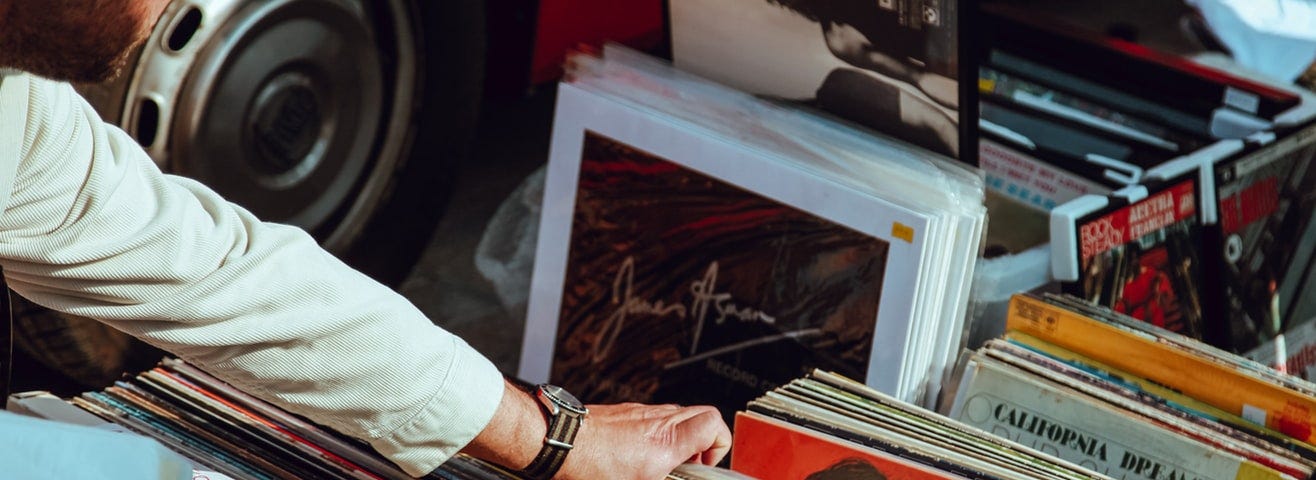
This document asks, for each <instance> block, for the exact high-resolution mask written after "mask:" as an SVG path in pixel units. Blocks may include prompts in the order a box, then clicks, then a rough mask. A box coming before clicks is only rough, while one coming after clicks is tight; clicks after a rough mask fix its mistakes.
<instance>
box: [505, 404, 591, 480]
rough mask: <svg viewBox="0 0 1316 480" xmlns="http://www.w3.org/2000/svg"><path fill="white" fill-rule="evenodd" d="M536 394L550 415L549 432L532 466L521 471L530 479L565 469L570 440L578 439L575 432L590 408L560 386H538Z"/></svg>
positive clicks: (544, 479) (540, 479)
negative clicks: (563, 467) (563, 464)
mask: <svg viewBox="0 0 1316 480" xmlns="http://www.w3.org/2000/svg"><path fill="white" fill-rule="evenodd" d="M533 393H534V395H535V398H536V399H538V400H539V404H540V407H542V408H543V410H544V415H545V416H546V417H547V418H548V434H546V435H544V447H543V448H541V449H540V450H539V455H536V456H535V459H534V460H532V461H531V462H530V466H528V467H525V469H523V470H521V472H520V475H521V476H522V477H524V478H526V479H529V480H548V479H550V478H553V475H554V474H556V473H557V471H558V469H559V468H562V462H564V461H566V459H567V453H569V452H571V448H572V443H571V442H574V441H576V432H579V431H580V426H581V425H583V424H584V423H585V417H586V416H587V415H589V409H587V408H585V405H584V404H581V403H580V400H577V399H576V397H574V396H572V395H571V394H570V393H567V391H566V390H563V389H562V387H559V386H557V385H548V384H543V385H539V386H537V387H535V391H534V392H533Z"/></svg>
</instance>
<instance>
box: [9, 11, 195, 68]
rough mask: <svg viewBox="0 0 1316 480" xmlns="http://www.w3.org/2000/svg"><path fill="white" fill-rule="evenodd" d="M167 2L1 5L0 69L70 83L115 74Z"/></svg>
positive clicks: (148, 30) (146, 33) (144, 36)
mask: <svg viewBox="0 0 1316 480" xmlns="http://www.w3.org/2000/svg"><path fill="white" fill-rule="evenodd" d="M168 3H169V0H0V67H4V68H16V69H19V70H24V71H27V72H31V73H34V74H37V75H41V76H43V77H48V78H53V79H58V80H67V81H72V82H100V81H104V80H107V79H109V78H112V77H114V76H115V75H117V74H119V72H120V70H122V69H123V66H124V64H125V63H126V62H127V58H128V53H129V52H131V51H132V49H133V47H136V46H137V45H138V44H139V43H141V41H142V40H144V39H145V38H146V37H147V36H149V35H150V32H151V28H152V27H154V25H155V21H156V19H158V18H159V17H160V13H161V12H162V11H163V10H164V7H165V5H167V4H168Z"/></svg>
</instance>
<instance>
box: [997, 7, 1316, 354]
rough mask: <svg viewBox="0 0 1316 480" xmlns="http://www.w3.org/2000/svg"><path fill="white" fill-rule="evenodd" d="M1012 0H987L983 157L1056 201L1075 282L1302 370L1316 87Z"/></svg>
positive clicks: (1068, 282)
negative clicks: (1163, 47) (1091, 27)
mask: <svg viewBox="0 0 1316 480" xmlns="http://www.w3.org/2000/svg"><path fill="white" fill-rule="evenodd" d="M1010 3H1011V2H999V1H993V2H984V3H983V4H982V5H981V6H980V18H979V20H980V22H979V23H978V25H979V26H980V28H979V30H980V33H981V47H982V49H983V56H982V64H981V65H980V72H979V75H980V82H979V86H980V89H981V92H980V93H981V109H980V112H981V122H982V127H983V128H982V142H981V146H980V150H981V152H980V153H981V165H982V168H983V169H984V171H986V172H987V174H988V188H991V189H996V190H1000V191H1002V192H1003V193H1006V194H1008V195H1011V196H1013V197H1015V198H1017V199H1018V200H1020V201H1021V202H1023V203H1025V204H1028V205H1032V206H1035V207H1037V208H1039V209H1041V210H1048V211H1049V216H1050V220H1051V224H1050V238H1051V252H1052V265H1051V266H1052V273H1053V275H1054V277H1055V279H1056V280H1059V281H1060V282H1062V284H1063V288H1064V291H1065V292H1066V293H1070V294H1072V295H1075V296H1077V297H1080V298H1083V299H1085V300H1087V301H1088V302H1090V303H1092V304H1095V305H1101V306H1105V307H1109V308H1112V309H1115V310H1117V311H1119V312H1121V313H1125V314H1128V315H1130V316H1133V317H1135V318H1138V319H1140V320H1143V321H1147V322H1150V323H1153V324H1155V325H1157V326H1160V327H1164V328H1167V329H1170V330H1173V331H1175V332H1178V333H1182V334H1184V335H1188V336H1191V337H1193V338H1197V339H1201V340H1203V341H1205V342H1207V343H1209V344H1211V345H1214V346H1216V347H1219V348H1222V349H1225V350H1229V351H1232V352H1236V353H1240V354H1246V355H1249V356H1250V357H1252V358H1255V359H1260V360H1263V361H1265V362H1267V363H1274V364H1275V365H1277V366H1279V365H1284V366H1286V368H1288V369H1289V370H1290V371H1293V372H1295V373H1296V374H1299V375H1307V374H1308V372H1307V369H1308V368H1310V367H1312V366H1314V365H1316V356H1313V355H1310V354H1307V355H1303V354H1302V352H1303V351H1304V350H1306V351H1309V352H1310V351H1316V323H1310V322H1308V320H1310V319H1313V318H1316V295H1312V294H1311V293H1310V292H1312V291H1313V288H1316V268H1314V267H1316V261H1314V260H1316V222H1314V221H1313V220H1314V219H1316V195H1312V194H1311V192H1312V191H1313V190H1314V189H1316V168H1312V159H1313V158H1316V123H1313V118H1316V96H1313V94H1312V93H1311V92H1308V91H1304V90H1301V89H1299V88H1297V87H1295V86H1293V85H1285V84H1283V83H1282V82H1279V81H1275V80H1272V79H1267V78H1265V77H1263V76H1260V75H1255V74H1249V73H1246V72H1243V71H1242V69H1240V68H1238V67H1237V66H1235V65H1232V64H1230V63H1229V62H1228V61H1227V58H1224V57H1220V56H1209V55H1199V56H1198V57H1196V58H1188V57H1181V56H1177V55H1172V54H1169V53H1166V52H1163V51H1159V50H1156V49H1154V48H1151V47H1149V46H1147V45H1143V44H1138V43H1134V42H1131V41H1128V40H1125V39H1121V38H1116V37H1113V36H1106V35H1102V34H1100V33H1097V32H1094V31H1088V30H1085V29H1084V28H1081V27H1076V26H1074V25H1072V24H1070V23H1068V22H1067V21H1066V20H1065V19H1060V18H1054V17H1050V16H1047V15H1045V14H1043V13H1040V12H1037V11H1035V10H1034V9H1028V8H1021V7H1015V6H1011V5H1010ZM1308 347H1312V348H1308ZM1312 373H1316V370H1313V372H1312Z"/></svg>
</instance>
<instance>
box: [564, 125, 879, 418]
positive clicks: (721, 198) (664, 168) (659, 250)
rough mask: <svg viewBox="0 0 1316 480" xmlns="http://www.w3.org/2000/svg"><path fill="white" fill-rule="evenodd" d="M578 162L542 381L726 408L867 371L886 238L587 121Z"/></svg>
mask: <svg viewBox="0 0 1316 480" xmlns="http://www.w3.org/2000/svg"><path fill="white" fill-rule="evenodd" d="M580 172H581V173H580V183H579V185H578V187H577V192H578V194H577V197H576V206H575V212H574V218H573V221H572V229H571V232H572V234H571V246H572V248H571V252H570V254H569V255H570V257H569V259H568V261H567V272H566V279H565V284H566V285H567V288H565V289H564V291H563V294H562V295H563V297H562V306H561V313H560V314H559V316H558V318H559V324H558V333H557V336H558V340H559V341H558V348H557V351H556V352H554V357H553V369H552V372H551V375H550V381H551V382H553V383H556V384H559V385H562V386H564V387H566V388H567V389H569V390H571V391H573V392H576V394H577V395H581V396H583V398H588V399H591V400H593V401H600V402H604V401H606V402H616V401H627V400H642V401H646V402H659V403H667V402H672V403H682V404H689V403H696V402H701V401H709V395H714V396H716V397H725V398H726V399H727V400H729V401H730V403H727V404H726V406H727V407H734V406H737V405H743V404H744V402H747V401H749V400H750V399H752V398H753V397H754V396H756V395H758V394H759V393H761V392H762V391H763V390H767V389H770V388H772V387H776V386H777V385H779V384H781V383H784V382H786V381H789V380H791V379H793V378H796V377H798V376H800V375H802V374H804V373H805V372H807V371H809V370H812V369H813V368H822V369H826V370H831V371H836V372H841V373H843V374H845V375H848V376H851V377H863V376H864V374H865V370H866V369H867V364H868V354H869V349H870V348H871V346H872V340H873V320H872V319H874V318H876V317H877V310H878V295H879V294H880V293H881V292H882V281H883V273H884V272H885V270H886V259H887V251H888V248H887V247H888V244H887V242H885V241H883V240H881V239H877V238H872V237H871V236H868V235H865V234H863V233H860V232H857V231H854V230H852V229H849V228H846V227H843V226H839V225H836V224H834V223H832V222H829V221H826V220H823V219H821V218H819V217H817V216H815V215H811V214H809V213H806V212H804V211H801V210H800V209H798V208H793V207H790V206H788V205H784V204H782V203H780V202H777V201H774V200H770V199H767V198H764V197H762V196H760V195H757V194H754V193H752V192H748V191H745V190H743V189H740V188H737V187H734V186H732V185H729V184H727V183H725V182H722V181H719V180H716V179H713V178H710V177H708V176H707V175H703V174H701V173H699V172H696V171H693V170H691V169H689V168H686V167H682V166H681V165H678V164H675V163H672V162H670V161H667V160H664V159H662V158H658V157H656V156H653V155H651V154H648V153H646V152H644V151H641V150H638V149H635V148H632V147H630V146H628V145H626V144H624V143H621V142H618V141H616V140H614V139H610V138H607V137H604V136H602V135H598V134H596V133H593V132H587V133H586V134H585V142H584V154H583V155H582V156H581V166H580ZM714 392H717V393H714Z"/></svg>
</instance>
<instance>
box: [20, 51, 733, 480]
mask: <svg viewBox="0 0 1316 480" xmlns="http://www.w3.org/2000/svg"><path fill="white" fill-rule="evenodd" d="M15 109H22V110H23V111H24V112H25V113H26V115H27V116H26V121H25V122H23V125H20V126H15V125H12V124H5V123H0V139H4V138H13V135H9V136H8V137H7V136H6V134H5V132H6V131H10V132H12V129H13V128H22V130H23V134H22V135H21V136H20V138H21V139H22V140H21V145H19V146H18V148H14V147H15V146H13V145H3V146H0V177H2V178H3V181H0V208H3V210H2V212H3V213H0V263H3V265H4V268H5V273H6V275H7V276H8V279H9V281H10V285H11V286H12V287H13V288H14V289H15V291H17V292H19V293H20V294H21V295H23V296H25V297H27V298H29V299H31V300H33V301H35V302H37V303H39V304H42V305H45V306H48V307H51V308H54V309H57V310H61V311H65V312H69V313H73V314H77V315H82V316H86V317H90V318H96V319H100V320H102V321H105V322H107V323H109V324H111V325H113V326H114V327H116V328H118V329H120V330H123V331H125V332H128V333H130V334H132V335H134V336H137V337H139V338H142V339H143V340H145V341H147V342H148V343H151V344H153V345H156V346H158V347H160V348H163V349H165V350H167V351H170V352H172V353H174V354H176V355H178V356H180V357H182V358H184V359H186V360H188V361H190V362H192V363H195V364H197V365H200V366H202V367H204V368H206V369H207V370H208V371H210V372H211V373H213V374H215V375H216V376H218V377H220V378H222V379H224V380H225V381H228V382H230V383H232V384H234V385H236V386H238V387H240V388H242V389H244V390H246V391H248V392H249V393H252V394H253V395H256V396H259V397H261V398H264V399H266V400H268V401H271V402H272V403H275V404H277V405H279V406H281V407H283V408H286V409H288V410H289V411H292V412H294V413H298V414H302V415H305V416H307V417H309V418H312V419H314V420H316V421H317V422H319V423H322V424H324V425H326V426H329V427H331V428H334V429H336V430H338V431H340V432H343V433H345V434H348V435H351V436H354V437H358V438H361V439H364V440H367V441H368V442H370V443H371V445H372V446H373V447H374V448H375V449H376V450H378V451H379V452H380V453H382V454H384V455H385V456H387V457H388V458H389V459H390V460H392V461H394V462H395V463H397V464H398V465H399V466H401V467H402V468H403V469H404V470H405V471H406V472H407V473H410V474H412V475H416V476H419V475H423V474H426V473H428V472H429V471H431V470H432V469H434V468H435V467H436V466H437V465H438V464H440V463H441V462H443V461H444V460H446V459H447V458H448V457H449V456H451V455H452V454H454V453H456V452H457V451H458V450H459V449H461V448H463V447H466V446H467V445H468V444H471V445H470V449H471V451H473V452H477V453H478V454H479V455H480V456H483V457H485V458H490V459H493V460H495V461H499V460H501V461H502V463H504V464H505V465H507V466H509V467H511V468H519V467H522V466H524V463H528V462H529V459H528V458H526V459H525V462H524V463H517V462H520V460H521V457H523V456H524V454H523V452H525V451H527V450H531V449H533V450H535V451H537V450H538V447H539V445H540V444H541V439H542V432H540V436H539V437H535V436H524V435H521V434H522V433H525V432H524V431H520V430H518V429H522V428H525V426H524V424H525V422H530V424H531V425H532V426H531V427H530V428H544V427H543V423H544V420H543V417H542V416H539V414H538V411H537V410H528V409H526V408H525V404H524V402H523V401H524V400H526V399H528V398H529V397H528V396H525V394H524V393H523V392H521V391H520V390H518V389H513V388H505V386H504V382H503V380H502V376H501V374H500V373H499V372H498V371H497V369H496V368H495V367H494V366H493V365H492V364H491V363H490V362H489V361H488V360H486V359H485V358H484V357H483V356H481V355H480V354H479V353H478V352H476V351H475V350H473V349H472V348H470V347H469V346H468V345H467V344H466V343H465V342H463V341H462V340H461V339H459V338H457V337H455V336H453V335H451V334H449V333H448V332H446V331H444V330H442V329H440V328H438V327H436V326H434V325H433V324H432V323H431V322H430V321H429V320H428V319H427V318H425V316H424V315H423V314H421V312H420V311H419V310H417V309H416V308H415V307H414V306H412V305H411V304H410V303H409V302H407V301H406V300H405V299H404V298H402V297H401V296H400V295H398V294H397V293H395V292H393V291H391V290H389V289H388V288H386V287H384V286H382V285H380V284H378V283H376V282H374V281H372V280H370V279H369V278H367V277H365V276H364V275H362V274H360V273H358V272H356V271H354V270H352V269H350V268H349V267H347V266H346V265H344V264H342V263H341V262H339V261H338V260H337V259H335V258H334V257H333V256H331V255H329V254H328V253H327V252H325V251H323V250H322V249H321V248H319V246H318V245H316V243H315V242H314V240H313V239H311V238H310V237H309V236H308V235H306V234H305V233H304V232H302V231H301V230H298V229H296V228H292V227H288V226H282V225H273V224H266V223H261V222H260V221H258V220H257V219H256V218H255V217H254V216H253V215H251V214H250V213H249V212H247V211H245V210H243V209H241V208H240V207H237V206H235V205H232V204H230V203H227V202H225V201H223V199H221V198H220V197H219V196H218V195H216V194H215V193H214V192H213V191H211V190H209V189H208V188H206V187H204V186H202V185H201V184H199V183H197V182H194V181H191V180H188V179H184V178H179V177H173V176H168V175H164V174H162V173H161V172H160V171H159V170H158V169H157V168H156V167H155V165H154V163H152V161H151V160H150V159H149V158H148V157H147V156H146V154H145V152H143V151H142V149H141V148H140V147H139V146H137V144H136V143H135V142H133V141H132V139H131V138H129V137H128V136H127V135H126V134H124V133H123V132H122V131H119V130H118V129H117V128H114V127H111V126H106V125H104V124H103V123H102V122H101V121H100V120H99V118H98V117H97V116H96V114H95V112H94V111H93V110H92V109H91V107H90V106H88V105H87V104H86V102H84V101H83V100H82V99H81V98H80V97H78V96H77V94H76V93H74V92H73V90H72V89H71V88H70V87H69V86H67V85H65V84H59V83H55V82H50V81H46V80H41V79H38V78H35V77H31V76H16V77H9V78H7V79H6V80H5V82H4V83H3V84H0V118H16V117H21V115H13V116H11V113H13V111H14V110H15ZM0 122H3V121H2V120H0ZM13 151H17V152H18V153H19V154H18V157H17V161H13V159H12V158H10V159H9V161H6V159H5V158H4V156H5V155H6V152H9V153H8V154H9V155H12V152H13ZM236 161H237V160H236V159H235V162H236ZM235 168H239V167H238V166H236V165H235ZM9 179H12V193H11V194H10V195H8V196H7V202H6V201H5V200H6V196H5V195H4V194H5V193H9V191H8V190H9V189H8V188H7V187H8V186H9V185H10V183H9ZM509 398H512V399H517V400H509ZM531 406H533V404H532V405H531ZM536 408H537V407H536ZM659 408H663V409H666V407H643V408H640V409H638V410H635V411H639V412H643V414H642V415H641V416H642V417H643V418H640V419H633V420H628V419H627V418H628V417H625V416H624V415H618V414H613V413H610V412H609V410H610V408H600V409H599V413H598V414H597V415H595V416H593V417H592V418H591V419H590V420H589V425H588V426H587V427H585V428H584V429H583V430H582V431H581V433H580V436H579V438H580V442H579V443H580V444H581V447H580V448H581V449H580V451H579V452H573V453H572V454H571V455H569V456H568V461H567V465H566V467H564V468H566V470H564V471H563V474H564V475H568V476H571V475H572V474H571V473H570V472H577V471H578V472H587V475H588V474H592V473H595V472H620V471H621V470H617V464H616V463H615V462H622V461H628V460H631V459H633V458H643V457H647V456H653V457H657V458H664V459H665V458H668V457H672V456H674V455H676V456H680V455H694V453H688V454H687V451H689V452H694V450H691V449H690V448H691V447H689V445H695V444H700V443H706V444H708V445H710V447H708V448H703V449H700V450H698V452H699V453H704V452H707V453H706V454H705V455H706V456H707V458H706V459H707V460H709V461H713V460H715V459H720V458H721V456H722V455H723V454H725V451H726V445H727V444H728V443H729V441H728V437H727V436H726V435H725V431H726V426H725V425H723V424H722V422H721V420H720V418H716V421H715V422H714V423H713V424H712V426H702V427H700V428H698V429H695V428H694V427H692V426H690V425H708V423H709V422H708V421H707V415H694V417H695V418H698V419H700V420H698V421H694V422H692V421H691V419H690V418H674V417H672V416H670V415H667V414H661V415H660V414H658V413H655V412H659V411H658V410H657V409H659ZM677 410H678V411H680V412H687V411H690V412H695V413H697V412H699V411H700V410H698V409H695V410H687V409H677ZM631 413H634V412H631ZM532 414H533V415H532ZM683 415H684V414H683ZM714 416H715V414H714ZM658 420H661V421H662V422H663V424H662V425H653V423H654V421H658ZM536 425H537V426H538V427H535V426H536ZM719 427H720V430H719V429H718V428H719ZM508 432H510V433H511V434H510V436H509V435H508ZM709 432H712V434H711V436H710V433H709ZM635 433H641V434H653V436H654V437H653V438H647V437H644V436H640V437H639V438H635V439H631V438H629V437H631V436H632V435H633V434H635ZM690 434H698V435H702V437H703V438H706V439H707V440H701V441H692V440H689V439H688V438H687V437H689V436H690ZM477 436H478V437H477ZM473 439H474V440H475V442H474V443H473V444H472V443H471V442H472V440H473ZM677 440H681V441H680V442H678V441H677ZM596 442H599V443H598V445H597V446H587V445H588V444H591V443H596ZM604 442H607V443H604ZM618 445H622V447H621V448H623V449H626V450H628V451H630V452H631V453H630V455H632V456H626V457H619V456H617V455H616V454H615V453H613V454H606V453H607V452H609V451H611V450H617V448H614V447H616V446H618ZM644 447H647V448H644ZM678 447H679V448H678ZM591 452H597V453H591ZM678 453H679V455H678ZM605 454H606V455H605ZM532 455H533V453H532ZM682 460H684V459H682ZM608 461H611V462H614V463H602V462H608ZM666 463H670V462H662V463H659V464H656V465H661V466H655V467H652V468H657V469H661V468H669V467H667V466H666ZM671 466H675V463H673V464H672V465H671ZM594 468H603V469H604V470H594ZM649 471H651V470H646V471H644V472H649ZM634 472H638V471H634ZM608 476H610V477H612V478H622V477H618V476H614V475H608ZM646 476H647V475H646ZM623 477H632V478H639V477H636V476H635V475H624V476H623ZM576 478H603V477H597V476H576Z"/></svg>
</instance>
